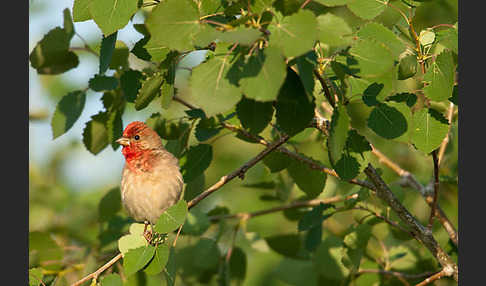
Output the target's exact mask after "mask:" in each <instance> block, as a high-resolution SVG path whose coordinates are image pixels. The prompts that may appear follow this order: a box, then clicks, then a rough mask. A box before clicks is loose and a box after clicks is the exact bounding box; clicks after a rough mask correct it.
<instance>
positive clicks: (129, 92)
mask: <svg viewBox="0 0 486 286" xmlns="http://www.w3.org/2000/svg"><path fill="white" fill-rule="evenodd" d="M143 78H144V76H143V74H142V73H141V72H139V71H137V70H127V71H125V72H124V73H123V74H122V75H121V77H120V86H121V89H122V90H123V95H124V97H125V100H126V101H127V102H132V103H133V102H135V99H136V98H137V94H138V91H139V90H140V88H141V87H142V80H143Z"/></svg>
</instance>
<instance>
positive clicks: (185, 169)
mask: <svg viewBox="0 0 486 286" xmlns="http://www.w3.org/2000/svg"><path fill="white" fill-rule="evenodd" d="M183 159H185V160H181V166H182V167H181V172H182V176H183V177H184V182H186V183H188V182H190V181H192V180H194V179H195V178H196V177H197V176H199V175H200V174H202V173H203V172H204V171H205V170H206V169H207V168H208V167H209V164H211V160H212V159H213V147H212V146H211V145H208V144H199V145H196V146H192V147H191V148H189V150H188V151H187V153H186V155H185V156H184V158H183Z"/></svg>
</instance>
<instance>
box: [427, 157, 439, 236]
mask: <svg viewBox="0 0 486 286" xmlns="http://www.w3.org/2000/svg"><path fill="white" fill-rule="evenodd" d="M432 160H433V161H434V196H433V198H432V206H431V210H430V217H429V225H428V227H429V229H430V230H432V225H433V223H434V217H435V213H436V211H435V210H436V209H437V197H438V195H439V159H438V158H437V150H434V151H432Z"/></svg>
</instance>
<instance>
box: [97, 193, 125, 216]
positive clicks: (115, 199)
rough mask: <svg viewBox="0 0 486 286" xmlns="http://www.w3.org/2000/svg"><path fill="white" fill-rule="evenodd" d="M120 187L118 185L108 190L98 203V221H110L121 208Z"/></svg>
mask: <svg viewBox="0 0 486 286" xmlns="http://www.w3.org/2000/svg"><path fill="white" fill-rule="evenodd" d="M121 208H122V205H121V194H120V188H118V187H116V188H113V189H111V190H110V191H108V192H107V193H106V194H105V195H104V196H103V197H102V198H101V200H100V203H99V204H98V221H100V222H103V221H108V220H109V219H110V218H111V217H113V216H114V215H115V214H116V213H118V211H119V210H121Z"/></svg>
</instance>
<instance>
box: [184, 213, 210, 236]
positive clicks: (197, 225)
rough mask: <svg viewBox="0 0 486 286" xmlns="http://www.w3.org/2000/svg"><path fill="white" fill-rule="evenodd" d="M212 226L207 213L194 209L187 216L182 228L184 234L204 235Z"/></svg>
mask: <svg viewBox="0 0 486 286" xmlns="http://www.w3.org/2000/svg"><path fill="white" fill-rule="evenodd" d="M210 225H211V222H210V221H209V217H208V216H207V215H206V213H204V212H202V211H200V210H198V209H193V210H191V211H190V212H189V213H188V214H187V219H186V222H185V223H184V226H183V227H182V233H183V234H189V235H202V234H203V233H204V232H205V231H206V230H207V229H208V228H209V226H210Z"/></svg>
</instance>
